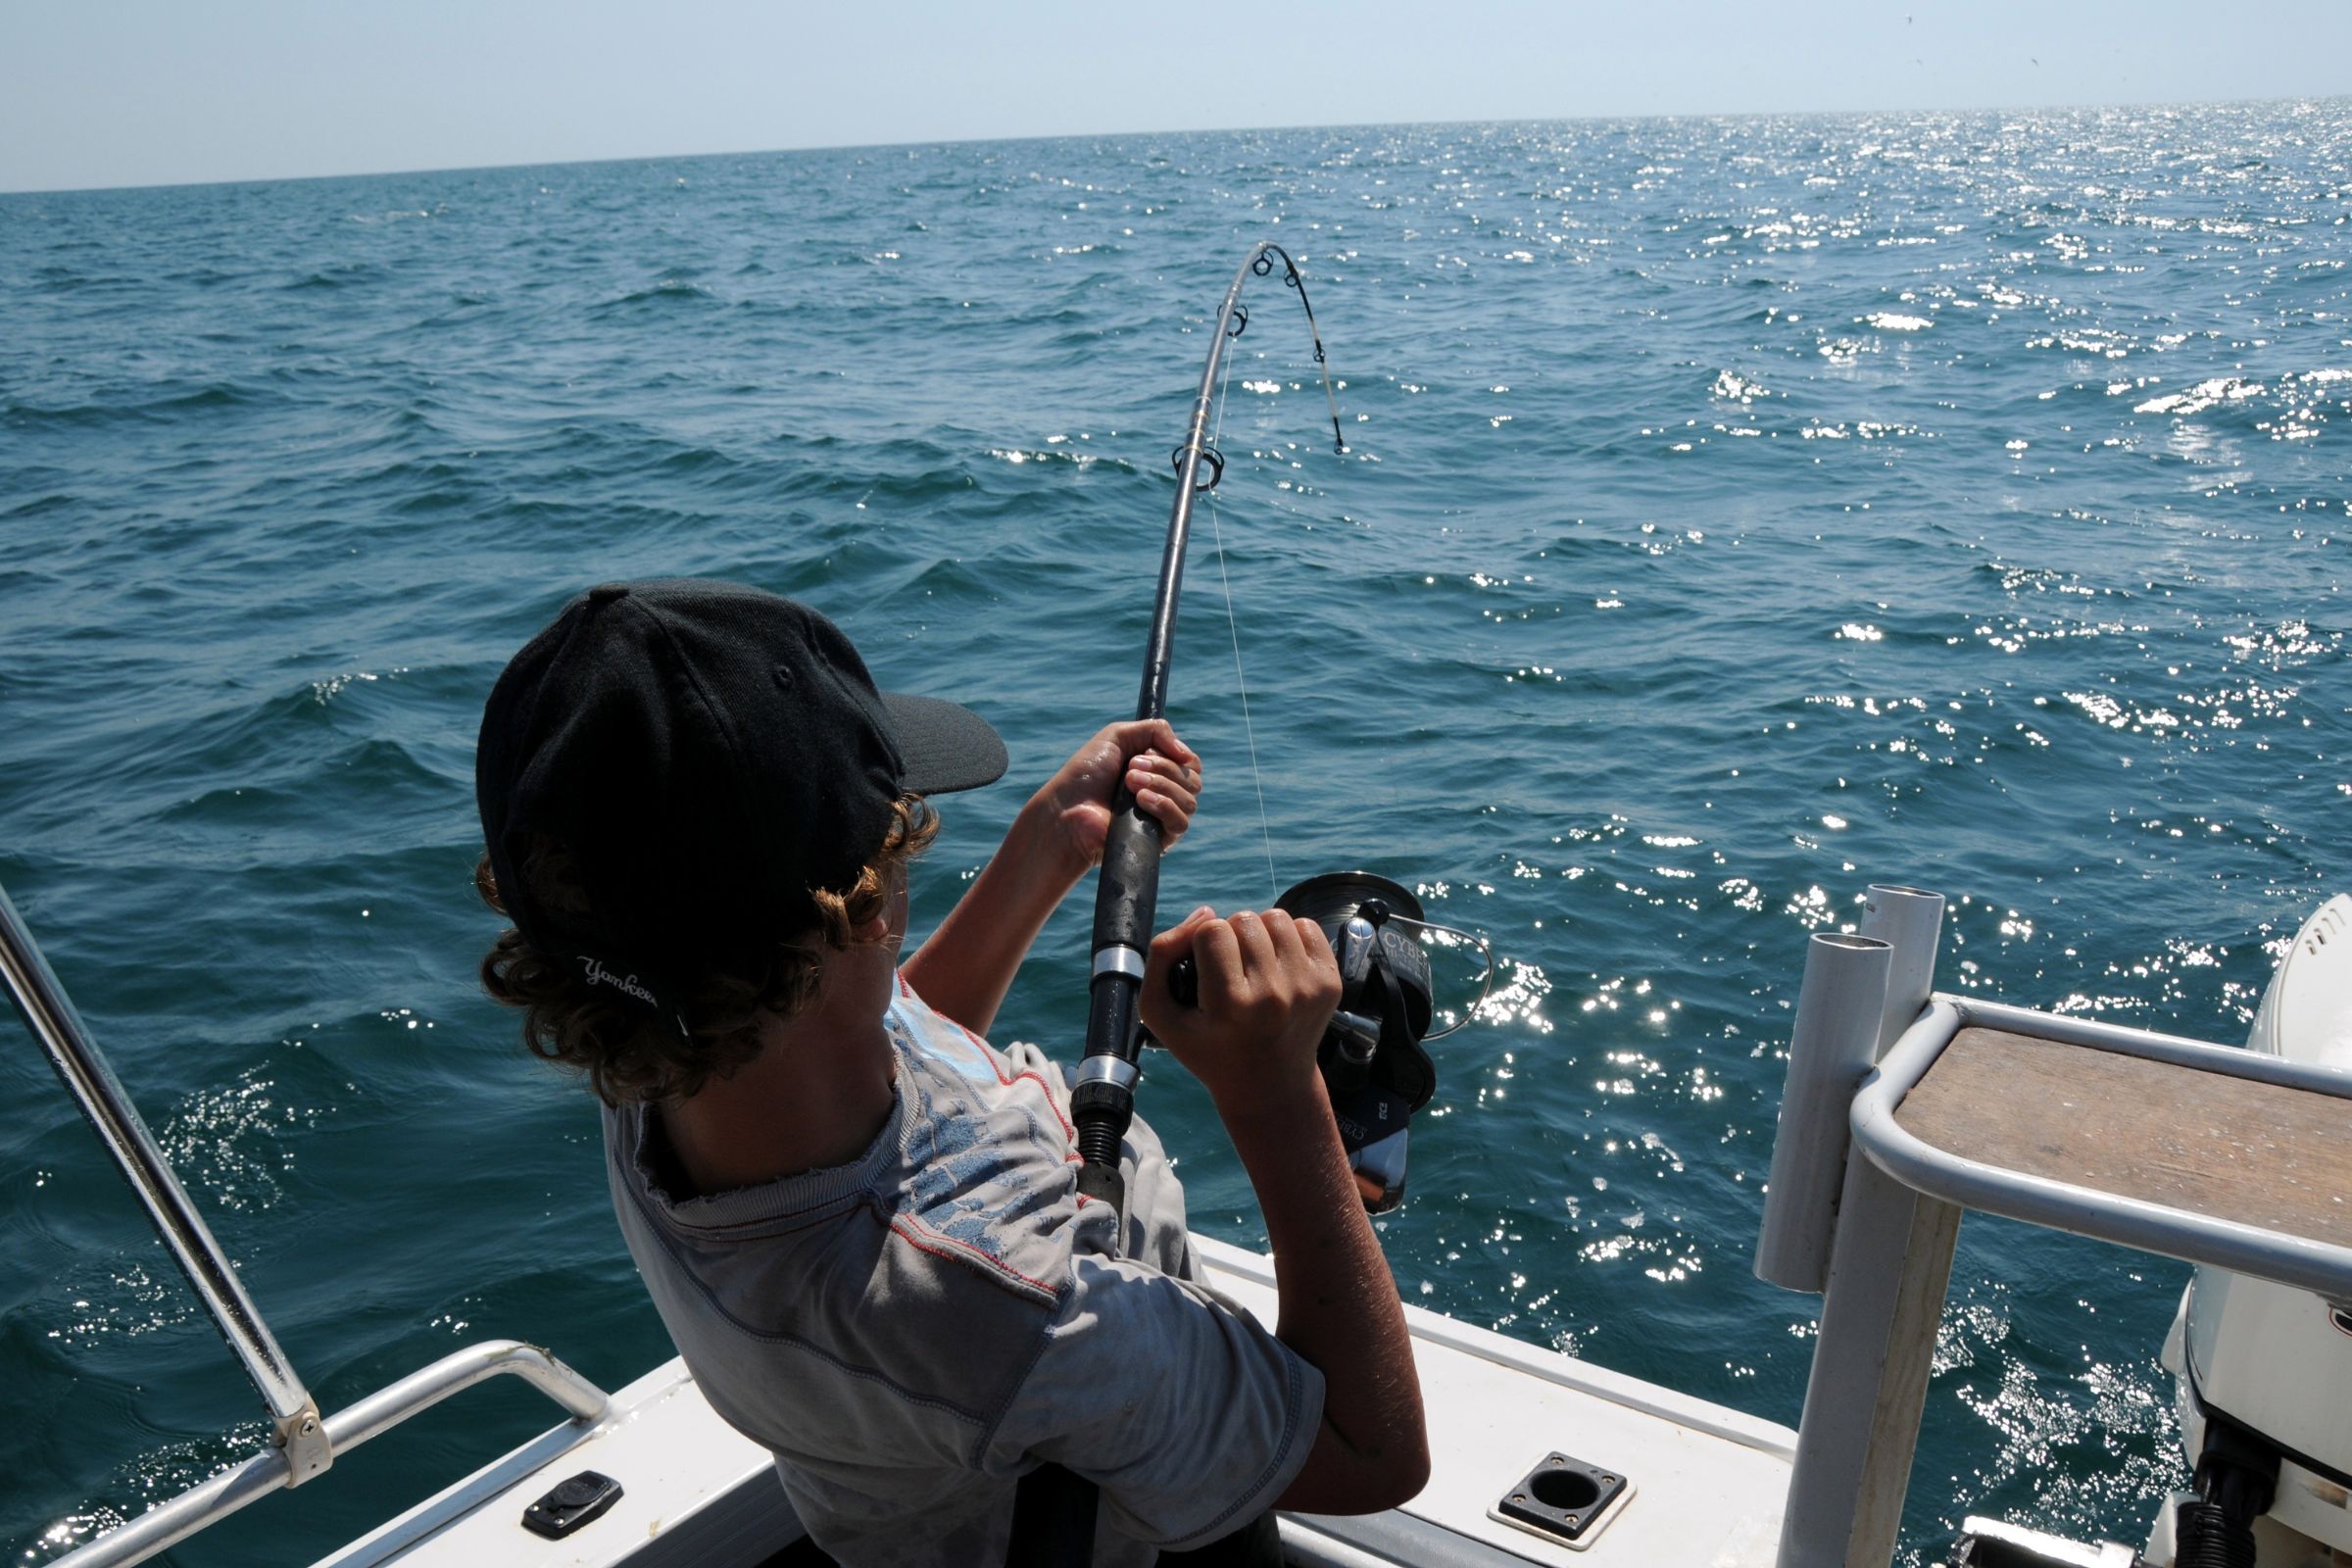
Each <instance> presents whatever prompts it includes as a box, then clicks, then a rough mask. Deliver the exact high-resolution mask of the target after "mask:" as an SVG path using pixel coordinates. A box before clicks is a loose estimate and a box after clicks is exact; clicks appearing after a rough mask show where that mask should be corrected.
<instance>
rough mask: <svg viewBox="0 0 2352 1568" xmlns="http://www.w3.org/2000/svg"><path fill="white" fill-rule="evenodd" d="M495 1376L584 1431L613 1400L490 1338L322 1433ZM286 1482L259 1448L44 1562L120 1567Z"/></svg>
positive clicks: (386, 1420)
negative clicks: (527, 1389) (544, 1400)
mask: <svg viewBox="0 0 2352 1568" xmlns="http://www.w3.org/2000/svg"><path fill="white" fill-rule="evenodd" d="M501 1375H506V1376H513V1377H519V1378H521V1379H522V1380H523V1381H524V1382H526V1383H528V1384H530V1385H531V1387H533V1388H535V1389H537V1390H538V1391H539V1392H540V1393H542V1394H544V1395H546V1396H547V1397H549V1398H551V1399H553V1400H555V1401H556V1403H558V1404H560V1405H562V1406H563V1407H564V1409H565V1410H566V1411H568V1412H569V1413H570V1415H571V1417H572V1419H573V1420H574V1421H575V1422H577V1423H578V1424H579V1425H580V1427H581V1429H582V1430H583V1432H584V1431H585V1430H586V1429H587V1428H588V1427H591V1426H593V1425H594V1424H595V1423H596V1422H598V1421H600V1420H602V1419H603V1418H604V1415H605V1412H606V1411H607V1410H608V1409H610V1408H611V1406H612V1402H613V1401H612V1398H611V1397H610V1396H608V1395H607V1394H606V1393H605V1391H604V1390H602V1389H600V1388H598V1387H597V1386H596V1385H595V1384H593V1383H591V1382H589V1381H588V1380H587V1379H586V1378H584V1377H582V1376H580V1375H579V1374H578V1373H577V1372H574V1371H573V1370H572V1369H571V1368H569V1367H567V1366H565V1365H564V1363H563V1362H561V1361H559V1360H557V1359H556V1358H555V1357H554V1356H552V1355H550V1354H548V1353H547V1352H546V1351H545V1350H543V1349H541V1348H538V1347H537V1346H535V1345H525V1344H523V1343H522V1342H521V1341H519V1340H490V1341H487V1342H485V1343H483V1344H481V1345H471V1346H467V1347H466V1348H465V1349H463V1350H458V1351H455V1352H454V1353H452V1354H449V1355H445V1356H443V1357H442V1358H441V1359H440V1360H438V1361H435V1362H434V1363H433V1364H432V1365H430V1366H428V1367H425V1368H423V1369H422V1370H420V1371H417V1372H412V1373H410V1374H409V1375H408V1376H407V1377H405V1378H402V1379H401V1380H400V1381H399V1382H398V1383H393V1384H388V1385H386V1386H385V1387H383V1388H381V1389H378V1390H377V1391H376V1392H375V1393H373V1394H370V1395H368V1397H366V1398H364V1399H362V1400H360V1401H359V1402H358V1403H357V1404H354V1405H352V1406H350V1407H349V1408H347V1409H343V1410H338V1411H336V1412H335V1413H334V1414H333V1415H330V1416H328V1417H327V1418H326V1421H325V1423H324V1426H325V1432H324V1436H325V1439H326V1441H327V1442H328V1443H329V1444H330V1445H332V1446H333V1447H334V1450H335V1451H336V1452H338V1453H340V1452H345V1451H348V1450H350V1449H352V1448H356V1447H358V1446H360V1445H361V1444H363V1443H366V1442H367V1441H368V1439H369V1438H372V1437H375V1436H377V1435H378V1434H380V1433H382V1432H385V1431H388V1430H389V1429H391V1428H392V1427H395V1426H398V1425H399V1424H400V1423H401V1422H403V1421H406V1420H407V1419H408V1418H409V1417H410V1416H413V1415H415V1414H417V1412H418V1411H419V1410H422V1409H425V1408H426V1407H428V1406H430V1405H434V1404H438V1403H440V1402H441V1401H442V1400H443V1399H446V1398H448V1397H450V1396H451V1395H453V1394H456V1393H458V1392H459V1391H460V1390H462V1389H469V1388H471V1387H473V1386H474V1385H475V1384H476V1383H480V1382H484V1381H485V1380H487V1379H490V1378H494V1377H499V1376H501ZM291 1481H292V1461H291V1460H289V1459H288V1458H287V1456H286V1453H285V1450H283V1449H282V1448H265V1449H264V1450H262V1451H261V1452H260V1453H257V1454H255V1455H254V1456H253V1457H252V1458H250V1459H248V1460H246V1461H245V1462H244V1463H243V1464H240V1465H237V1466H236V1467H234V1468H233V1469H229V1470H223V1471H222V1472H221V1474H219V1475H217V1476H215V1477H213V1478H212V1479H211V1480H210V1481H207V1482H204V1483H202V1484H201V1485H198V1486H194V1487H190V1488H189V1489H188V1490H187V1491H185V1492H183V1493H181V1494H180V1495H178V1496H176V1497H173V1498H172V1500H171V1501H169V1502H164V1503H159V1504H157V1505H156V1506H155V1507H153V1508H150V1509H148V1510H147V1511H146V1512H145V1513H143V1514H141V1515H139V1516H138V1517H137V1518H136V1519H133V1520H131V1521H130V1522H129V1523H128V1524H125V1525H123V1527H122V1528H120V1529H118V1530H114V1531H111V1532H109V1533H108V1534H106V1535H103V1536H101V1537H99V1538H98V1539H97V1540H96V1541H93V1542H91V1543H90V1544H88V1545H86V1546H83V1547H81V1548H80V1549H79V1550H77V1551H73V1552H70V1553H68V1554H67V1555H66V1556H64V1557H61V1558H59V1559H58V1560H57V1561H56V1562H55V1563H53V1564H51V1565H50V1568H123V1565H125V1564H129V1563H135V1562H143V1561H145V1560H146V1559H147V1558H149V1557H152V1556H154V1555H155V1554H156V1553H157V1552H159V1551H162V1550H165V1549H166V1548H167V1547H170V1546H172V1544H175V1543H177V1542H180V1541H184V1540H186V1539H187V1538H188V1537H189V1536H192V1535H194V1534H195V1533H196V1532H197V1531H199V1530H202V1529H203V1528H204V1527H205V1526H207V1525H209V1524H212V1523H213V1522H215V1521H216V1520H219V1519H221V1518H225V1517H226V1516H227V1515H229V1514H232V1513H234V1512H236V1511H237V1510H238V1509H239V1508H242V1507H244V1506H245V1505H246V1504H247V1503H249V1502H253V1501H255V1500H257V1499H258V1498H260V1497H262V1496H263V1495H266V1494H268V1493H270V1492H274V1491H276V1490H277V1489H278V1488H280V1487H284V1486H287V1485H290V1484H291Z"/></svg>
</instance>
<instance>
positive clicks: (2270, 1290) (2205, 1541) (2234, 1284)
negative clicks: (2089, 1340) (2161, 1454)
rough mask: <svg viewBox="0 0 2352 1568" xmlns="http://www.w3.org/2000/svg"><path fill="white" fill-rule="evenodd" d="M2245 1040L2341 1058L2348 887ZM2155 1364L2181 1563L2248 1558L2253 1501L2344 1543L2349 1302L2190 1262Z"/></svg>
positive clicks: (2311, 929) (2347, 1052) (2350, 1530)
mask: <svg viewBox="0 0 2352 1568" xmlns="http://www.w3.org/2000/svg"><path fill="white" fill-rule="evenodd" d="M2246 1046H2247V1049H2248V1050H2250V1051H2258V1052H2263V1053H2265V1054H2270V1055H2274V1056H2280V1057H2283V1058H2285V1059H2286V1060H2289V1061H2295V1062H2302V1063H2305V1064H2307V1065H2312V1066H2321V1067H2333V1068H2337V1069H2340V1070H2344V1071H2352V898H2347V897H2344V896H2343V895H2340V894H2339V895H2337V896H2336V897H2335V898H2332V899H2329V900H2328V901H2327V903H2326V904H2324V905H2322V906H2321V907H2320V909H2319V912H2318V913H2316V914H2314V915H2313V916H2312V917H2311V919H2310V921H2309V922H2308V923H2307V924H2305V926H2304V927H2303V929H2302V930H2301V931H2300V932H2298V933H2297V934H2296V936H2295V941H2294V945H2293V946H2292V947H2290V948H2289V949H2288V950H2287V955H2286V957H2285V958H2284V959H2283V960H2281V961H2280V963H2279V965H2278V974H2277V975H2276V976H2274V977H2273V979H2272V981H2271V988H2270V990H2269V992H2268V993H2266V994H2265V995H2264V997H2263V1001H2262V1008H2261V1010H2260V1011H2259V1012H2257V1013H2256V1014H2255V1017H2254V1028H2253V1033H2252V1035H2251V1037H2250V1038H2249V1039H2248V1040H2247V1042H2246ZM2164 1364H2165V1366H2166V1367H2167V1368H2169V1369H2170V1370H2171V1371H2172V1372H2173V1374H2174V1376H2175V1378H2176V1379H2177V1384H2176V1392H2175V1397H2176V1400H2177V1403H2178V1405H2179V1409H2180V1437H2181V1442H2182V1444H2183V1446H2185V1447H2186V1449H2187V1451H2188V1456H2189V1458H2190V1460H2191V1461H2192V1462H2193V1463H2194V1464H2195V1466H2196V1492H2197V1495H2196V1496H2195V1497H2193V1498H2186V1499H2183V1500H2182V1501H2181V1503H2180V1509H2179V1512H2178V1514H2177V1518H2176V1521H2175V1523H2176V1539H2177V1543H2178V1552H2177V1556H2176V1557H2175V1561H2176V1562H2177V1563H2178V1564H2179V1565H2180V1568H2192V1565H2194V1568H2220V1565H2223V1564H2229V1565H2231V1568H2242V1565H2245V1564H2251V1563H2252V1562H2253V1561H2254V1555H2255V1547H2254V1538H2253V1535H2252V1531H2251V1526H2252V1524H2253V1521H2254V1520H2255V1519H2256V1518H2258V1517H2260V1516H2261V1515H2264V1514H2268V1515H2270V1516H2271V1518H2273V1519H2274V1520H2276V1521H2277V1522H2278V1524H2280V1525H2283V1526H2284V1527H2286V1528H2287V1529H2288V1530H2291V1531H2294V1532H2296V1533H2297V1534H2299V1535H2302V1536H2305V1537H2308V1538H2309V1539H2310V1540H2311V1541H2313V1542H2317V1543H2319V1544H2322V1545H2324V1546H2327V1547H2330V1548H2332V1549H2333V1550H2335V1551H2336V1552H2338V1553H2352V1302H2344V1301H2328V1300H2326V1299H2322V1298H2320V1297H2318V1296H2315V1295H2313V1294H2312V1293H2311V1292H2309V1291H2303V1290H2297V1289H2295V1288H2294V1287H2293V1286H2291V1285H2276V1284H2273V1283H2271V1282H2269V1281H2267V1280H2258V1279H2253V1278H2250V1277H2248V1276H2246V1275H2243V1274H2233V1273H2231V1272H2230V1271H2229V1270H2228V1269H2221V1268H2210V1267H2200V1268H2198V1269H2197V1271H2196V1273H2195V1274H2194V1275H2193V1276H2192V1277H2191V1278H2190V1280H2189V1285H2188V1290H2187V1292H2186V1293H2185V1294H2184V1295H2183V1296H2182V1297H2181V1299H2180V1313H2179V1315H2178V1316H2176V1317H2175V1318H2174V1320H2173V1328H2172V1332H2171V1333H2170V1334H2169V1335H2167V1336H2166V1338H2165V1344H2164ZM2158 1535H2159V1538H2161V1536H2162V1531H2161V1530H2159V1532H2158Z"/></svg>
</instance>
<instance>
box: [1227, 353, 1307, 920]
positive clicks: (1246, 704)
mask: <svg viewBox="0 0 2352 1568" xmlns="http://www.w3.org/2000/svg"><path fill="white" fill-rule="evenodd" d="M1244 320H1245V321H1247V320H1248V318H1247V317H1245V318H1244ZM1237 335H1238V334H1237ZM1232 391H1233V362H1232V361H1231V360H1227V361H1226V362H1225V379H1224V380H1223V381H1221V382H1220V383H1218V386H1217V415H1216V418H1215V420H1214V421H1213V422H1212V424H1211V427H1210V429H1209V435H1208V444H1209V445H1210V446H1212V447H1215V448H1216V449H1217V450H1218V451H1220V452H1221V451H1223V450H1224V443H1223V441H1222V440H1220V439H1219V438H1220V437H1222V436H1223V435H1224V433H1225V403H1226V399H1227V398H1228V397H1229V396H1230V395H1231V393H1232ZM1333 428H1334V429H1337V428H1338V420H1337V418H1336V417H1335V418H1334V420H1333ZM1208 533H1209V539H1210V541H1211V543H1212V544H1214V546H1215V547H1216V557H1217V582H1218V585H1219V586H1220V587H1222V588H1223V589H1224V591H1225V629H1226V631H1227V632H1228V633H1229V634H1230V635H1231V636H1232V638H1233V683H1234V685H1235V686H1236V687H1237V688H1238V689H1239V690H1240V692H1241V697H1242V735H1243V738H1244V739H1246V740H1247V741H1248V742H1249V743H1250V787H1251V788H1253V789H1254V790H1256V791H1257V833H1258V839H1259V841H1260V842H1261V843H1263V844H1264V845H1265V849H1266V899H1267V902H1269V903H1271V902H1272V901H1273V900H1274V898H1275V896H1276V890H1277V889H1279V888H1280V887H1281V886H1282V883H1281V880H1280V878H1278V877H1277V876H1276V875H1275V874H1274V827H1273V823H1272V821H1271V819H1270V818H1269V817H1268V815H1267V812H1266V776H1265V774H1264V773H1263V772H1262V771H1260V770H1259V768H1258V765H1257V729H1256V727H1255V726H1254V725H1252V724H1251V723H1250V680H1249V677H1248V676H1246V675H1244V674H1243V673H1242V627H1241V620H1240V618H1239V616H1237V615H1236V613H1235V612H1234V607H1233V577H1232V575H1231V574H1230V573H1228V572H1227V570H1226V569H1225V527H1224V524H1223V522H1222V521H1221V519H1220V517H1219V515H1218V510H1217V492H1216V491H1214V490H1211V491H1210V492H1209V493H1208Z"/></svg>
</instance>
